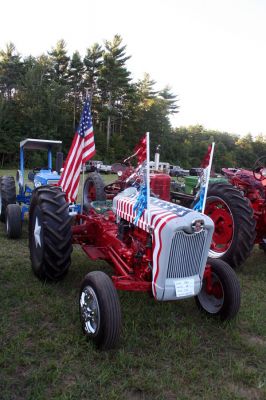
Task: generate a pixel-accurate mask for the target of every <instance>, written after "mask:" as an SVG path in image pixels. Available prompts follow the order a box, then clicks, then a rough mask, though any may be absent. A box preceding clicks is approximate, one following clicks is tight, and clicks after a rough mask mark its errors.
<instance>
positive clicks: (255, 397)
mask: <svg viewBox="0 0 266 400" xmlns="http://www.w3.org/2000/svg"><path fill="white" fill-rule="evenodd" d="M228 387H229V389H230V390H231V391H232V392H233V393H234V394H236V395H238V396H241V397H243V399H247V400H251V399H252V400H262V398H263V394H262V392H261V391H260V390H259V389H255V388H247V387H245V386H240V385H236V384H235V383H230V384H229V385H228Z"/></svg>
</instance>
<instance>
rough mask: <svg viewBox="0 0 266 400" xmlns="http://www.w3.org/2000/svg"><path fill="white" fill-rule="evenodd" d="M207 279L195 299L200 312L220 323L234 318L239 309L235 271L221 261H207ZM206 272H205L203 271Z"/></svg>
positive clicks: (237, 283) (205, 278)
mask: <svg viewBox="0 0 266 400" xmlns="http://www.w3.org/2000/svg"><path fill="white" fill-rule="evenodd" d="M206 268H209V271H208V274H209V275H208V278H207V276H206V275H205V277H204V278H203V284H202V289H201V291H200V293H199V294H198V296H196V297H195V300H196V304H197V306H198V307H199V309H200V310H201V311H204V312H205V313H207V314H208V315H209V316H212V317H219V318H220V319H221V320H222V321H226V320H229V319H232V318H234V317H235V316H236V315H237V313H238V311H239V308H240V298H241V295H240V285H239V281H238V279H237V276H236V273H235V271H234V270H233V269H232V268H231V267H230V265H229V264H227V263H226V262H224V261H223V260H215V259H211V258H209V259H208V262H207V266H206ZM205 272H206V271H205Z"/></svg>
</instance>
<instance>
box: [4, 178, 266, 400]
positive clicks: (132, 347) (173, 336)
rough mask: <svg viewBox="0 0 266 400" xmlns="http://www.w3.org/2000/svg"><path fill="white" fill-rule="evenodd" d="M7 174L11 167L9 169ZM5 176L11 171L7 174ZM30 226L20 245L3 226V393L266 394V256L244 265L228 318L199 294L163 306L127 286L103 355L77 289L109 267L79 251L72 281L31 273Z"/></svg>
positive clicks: (133, 398)
mask: <svg viewBox="0 0 266 400" xmlns="http://www.w3.org/2000/svg"><path fill="white" fill-rule="evenodd" d="M5 172H6V171H5ZM2 174H3V173H2ZM27 228H28V225H27V222H25V224H24V226H23V237H22V239H20V240H18V241H12V240H8V239H7V238H6V237H5V232H4V225H3V224H0V249H1V250H0V399H1V400H18V399H21V400H25V399H27V400H47V399H58V400H59V399H60V400H67V399H69V400H70V399H73V400H74V399H77V400H80V399H91V400H94V399H129V400H141V399H153V400H156V399H161V400H174V399H180V400H181V399H182V400H185V399H186V400H194V399H203V400H205V399H206V400H214V399H216V400H220V399H222V400H227V399H236V400H237V399H239V400H240V399H248V400H263V399H265V398H266V265H265V261H266V256H265V255H264V253H263V252H262V251H261V250H259V249H257V248H255V249H254V251H253V254H252V256H251V257H250V258H249V260H248V261H247V262H246V264H245V265H244V267H243V269H242V270H241V271H238V277H239V280H240V283H241V289H242V305H241V310H240V313H239V315H238V317H237V319H236V320H235V321H233V322H231V323H230V324H220V323H219V322H218V321H216V320H212V319H209V318H207V317H205V316H204V315H202V314H200V313H199V312H198V310H197V308H196V306H195V304H194V300H193V299H189V300H186V301H180V302H175V303H159V302H158V303H156V302H155V301H154V300H153V299H152V298H151V297H149V296H148V295H146V294H142V293H141V294H138V293H127V292H119V297H120V300H121V307H122V315H123V331H122V337H121V342H120V345H119V347H118V348H117V349H116V350H112V351H110V352H99V351H97V350H96V349H95V348H94V346H93V345H92V344H91V343H88V342H87V341H86V339H85V337H84V336H83V335H82V331H81V326H80V322H79V315H78V293H79V286H80V283H81V281H82V279H83V277H84V276H85V274H86V273H88V272H89V271H92V270H95V269H103V270H104V271H106V272H108V273H110V274H111V272H112V270H111V268H110V267H109V266H108V265H107V264H105V263H103V262H92V261H89V260H88V259H87V257H86V256H85V254H83V252H82V251H81V250H80V249H79V248H78V247H76V248H75V249H74V252H73V255H72V266H71V268H70V271H69V273H68V275H67V276H66V278H65V279H64V280H63V281H62V282H59V283H57V284H46V283H42V282H40V281H39V280H38V279H37V278H36V277H35V276H34V275H33V273H32V271H31V266H30V261H29V250H28V241H27V237H28V234H27Z"/></svg>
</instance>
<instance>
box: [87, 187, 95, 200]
mask: <svg viewBox="0 0 266 400" xmlns="http://www.w3.org/2000/svg"><path fill="white" fill-rule="evenodd" d="M88 199H90V200H91V201H95V200H96V189H95V186H94V185H93V184H92V183H91V184H90V185H89V187H88Z"/></svg>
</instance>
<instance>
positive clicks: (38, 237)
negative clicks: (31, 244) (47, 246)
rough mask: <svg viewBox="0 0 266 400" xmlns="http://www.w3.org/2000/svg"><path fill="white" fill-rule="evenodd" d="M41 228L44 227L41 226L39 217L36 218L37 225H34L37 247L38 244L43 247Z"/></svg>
mask: <svg viewBox="0 0 266 400" xmlns="http://www.w3.org/2000/svg"><path fill="white" fill-rule="evenodd" d="M41 229H42V227H41V225H39V221H38V218H36V221H35V227H34V239H35V246H36V248H37V247H38V246H40V247H41Z"/></svg>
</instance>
